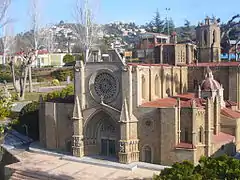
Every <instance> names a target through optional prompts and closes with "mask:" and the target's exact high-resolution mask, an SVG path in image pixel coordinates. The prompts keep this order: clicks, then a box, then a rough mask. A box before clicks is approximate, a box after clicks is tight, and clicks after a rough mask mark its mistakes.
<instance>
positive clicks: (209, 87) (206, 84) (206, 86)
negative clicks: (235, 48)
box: [201, 67, 221, 91]
mask: <svg viewBox="0 0 240 180" xmlns="http://www.w3.org/2000/svg"><path fill="white" fill-rule="evenodd" d="M218 89H221V85H220V83H219V82H218V81H216V80H215V79H214V78H213V74H212V71H211V69H210V68H209V67H208V69H207V73H206V76H205V80H203V82H202V84H201V90H203V91H214V90H218Z"/></svg>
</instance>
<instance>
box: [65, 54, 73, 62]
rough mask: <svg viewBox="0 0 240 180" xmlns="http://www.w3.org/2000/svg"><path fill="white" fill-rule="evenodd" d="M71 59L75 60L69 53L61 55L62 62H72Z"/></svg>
mask: <svg viewBox="0 0 240 180" xmlns="http://www.w3.org/2000/svg"><path fill="white" fill-rule="evenodd" d="M73 61H75V58H74V56H73V55H71V54H66V55H65V56H64V57H63V62H64V63H71V62H73Z"/></svg>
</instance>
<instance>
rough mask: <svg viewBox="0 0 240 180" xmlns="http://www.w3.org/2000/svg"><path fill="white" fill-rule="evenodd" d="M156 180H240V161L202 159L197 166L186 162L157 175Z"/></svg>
mask: <svg viewBox="0 0 240 180" xmlns="http://www.w3.org/2000/svg"><path fill="white" fill-rule="evenodd" d="M153 179H154V180H238V179H240V161H239V160H238V159H235V158H232V157H229V156H220V157H217V158H213V157H202V158H201V159H200V161H199V164H198V165H197V166H194V165H193V164H192V163H191V162H188V161H184V162H182V163H175V164H173V166H172V167H171V168H166V169H164V170H163V171H161V173H160V175H155V176H154V177H153Z"/></svg>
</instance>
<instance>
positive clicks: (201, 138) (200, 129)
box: [198, 126, 203, 143]
mask: <svg viewBox="0 0 240 180" xmlns="http://www.w3.org/2000/svg"><path fill="white" fill-rule="evenodd" d="M198 136H199V137H198V138H199V142H200V143H203V127H202V126H201V127H200V128H199V135H198Z"/></svg>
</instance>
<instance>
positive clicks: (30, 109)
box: [12, 102, 39, 141]
mask: <svg viewBox="0 0 240 180" xmlns="http://www.w3.org/2000/svg"><path fill="white" fill-rule="evenodd" d="M38 111H39V103H38V102H32V103H30V104H27V105H26V106H25V107H23V109H22V110H21V111H20V113H19V119H18V121H16V123H15V124H13V125H12V128H13V129H15V130H16V131H18V132H20V133H22V134H26V127H27V130H28V136H29V137H30V138H32V139H33V140H36V141H37V140H39V124H38V123H39V119H38ZM25 126H26V127H25Z"/></svg>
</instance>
